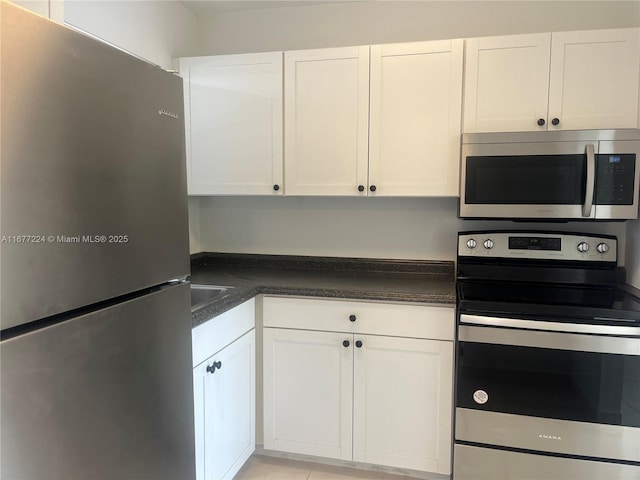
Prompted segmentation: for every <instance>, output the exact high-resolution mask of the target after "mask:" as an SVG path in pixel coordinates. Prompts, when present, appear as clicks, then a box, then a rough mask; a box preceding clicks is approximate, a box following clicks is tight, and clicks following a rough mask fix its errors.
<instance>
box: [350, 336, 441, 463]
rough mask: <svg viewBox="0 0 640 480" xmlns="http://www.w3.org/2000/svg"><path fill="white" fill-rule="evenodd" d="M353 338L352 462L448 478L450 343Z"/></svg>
mask: <svg viewBox="0 0 640 480" xmlns="http://www.w3.org/2000/svg"><path fill="white" fill-rule="evenodd" d="M354 337H355V342H354V343H355V345H356V348H355V349H353V353H354V362H353V369H354V388H353V405H354V407H353V460H355V461H357V462H363V463H374V464H379V465H388V466H392V467H399V468H409V469H412V470H421V471H428V472H438V473H449V468H450V463H451V448H450V443H451V402H452V397H451V392H452V389H453V376H452V370H453V345H452V343H451V342H443V341H439V340H425V339H415V338H394V337H379V336H375V335H355V336H354ZM358 342H362V344H361V345H362V346H361V347H358V345H360V344H359V343H358Z"/></svg>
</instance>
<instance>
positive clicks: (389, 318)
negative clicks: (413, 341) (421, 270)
mask: <svg viewBox="0 0 640 480" xmlns="http://www.w3.org/2000/svg"><path fill="white" fill-rule="evenodd" d="M263 321H264V326H265V327H276V328H293V329H299V330H323V331H334V332H347V333H362V334H371V335H388V336H392V337H414V338H431V339H437V340H453V338H454V328H455V310H454V308H453V306H451V307H449V306H438V305H423V304H420V305H410V304H399V303H382V302H380V303H378V302H360V301H352V300H333V299H332V300H327V299H311V298H296V297H293V298H292V297H286V298H285V297H271V296H267V297H264V300H263Z"/></svg>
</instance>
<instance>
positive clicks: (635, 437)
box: [455, 408, 640, 478]
mask: <svg viewBox="0 0 640 480" xmlns="http://www.w3.org/2000/svg"><path fill="white" fill-rule="evenodd" d="M455 438H456V440H459V441H465V442H472V443H482V444H490V445H499V446H502V447H512V448H521V449H524V450H536V451H545V452H553V453H560V454H566V455H580V456H586V457H598V458H610V459H614V460H622V461H632V462H640V428H634V427H623V426H619V425H602V424H598V423H585V422H571V421H566V420H555V419H552V418H536V417H528V416H525V415H510V414H507V413H496V412H489V411H479V410H471V409H467V408H456V436H455ZM605 478H606V477H605Z"/></svg>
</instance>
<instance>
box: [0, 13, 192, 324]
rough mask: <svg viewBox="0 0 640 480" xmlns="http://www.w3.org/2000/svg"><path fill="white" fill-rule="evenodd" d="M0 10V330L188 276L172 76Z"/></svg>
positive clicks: (177, 93)
mask: <svg viewBox="0 0 640 480" xmlns="http://www.w3.org/2000/svg"><path fill="white" fill-rule="evenodd" d="M0 9H1V11H0V18H1V20H0V21H1V27H0V28H1V30H0V31H1V33H0V35H1V47H0V48H1V52H0V53H1V54H0V59H1V62H2V65H1V69H0V70H1V73H0V75H1V78H0V88H1V93H0V94H1V96H2V103H1V107H0V109H1V123H0V125H1V130H0V136H1V138H0V142H1V145H2V160H1V175H0V177H1V180H0V182H1V188H0V190H1V201H0V203H1V215H0V219H1V222H0V235H1V236H2V244H1V249H2V264H1V273H2V276H1V296H2V311H1V322H2V323H1V327H2V329H6V328H9V327H13V326H15V325H20V324H23V323H26V322H29V321H32V320H37V319H40V318H44V317H48V316H51V315H54V314H57V313H60V312H65V311H69V310H71V309H75V308H78V307H81V306H83V305H89V304H93V303H96V302H98V301H101V300H104V299H108V298H112V297H115V296H118V295H121V294H124V293H127V292H131V291H136V290H139V289H142V288H145V287H148V286H151V285H158V284H160V283H163V282H164V281H166V280H168V279H171V278H177V277H180V276H185V275H188V274H189V247H188V243H189V238H188V221H187V190H186V166H185V160H184V118H183V95H182V80H181V79H180V78H179V77H177V76H175V75H173V74H170V73H167V72H165V71H163V70H161V69H160V68H157V67H155V66H153V65H151V64H148V63H146V62H143V61H141V60H139V59H136V58H134V57H132V56H130V55H128V54H126V53H124V52H121V51H119V50H116V49H114V48H112V47H110V46H108V45H106V44H103V43H102V42H99V41H98V40H95V39H93V38H89V37H87V36H85V35H82V34H80V33H77V32H75V31H73V30H71V29H69V28H67V27H64V26H62V25H58V24H56V23H54V22H50V21H49V20H47V19H44V18H42V17H38V16H37V15H34V14H31V13H30V12H27V11H26V10H22V9H20V8H18V7H16V6H15V5H12V4H11V3H9V2H1V3H0Z"/></svg>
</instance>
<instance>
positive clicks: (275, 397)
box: [263, 328, 353, 460]
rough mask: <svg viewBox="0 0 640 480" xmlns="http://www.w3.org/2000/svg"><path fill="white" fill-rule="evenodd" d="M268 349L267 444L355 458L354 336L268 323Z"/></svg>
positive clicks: (273, 448) (344, 458) (266, 364)
mask: <svg viewBox="0 0 640 480" xmlns="http://www.w3.org/2000/svg"><path fill="white" fill-rule="evenodd" d="M344 341H348V342H349V346H347V347H345V346H343V342H344ZM263 348H264V367H263V368H264V448H266V449H267V450H280V451H285V452H291V453H300V454H308V455H316V456H319V457H327V458H337V459H342V460H351V454H352V452H351V423H352V412H351V408H352V400H353V392H352V388H353V342H352V335H351V334H340V333H331V332H313V331H302V330H287V329H278V328H265V329H264V346H263Z"/></svg>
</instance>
